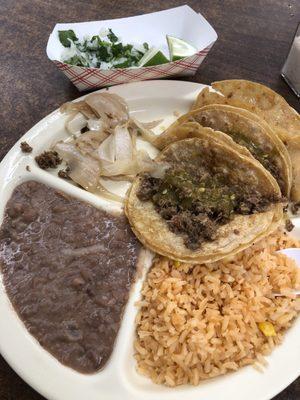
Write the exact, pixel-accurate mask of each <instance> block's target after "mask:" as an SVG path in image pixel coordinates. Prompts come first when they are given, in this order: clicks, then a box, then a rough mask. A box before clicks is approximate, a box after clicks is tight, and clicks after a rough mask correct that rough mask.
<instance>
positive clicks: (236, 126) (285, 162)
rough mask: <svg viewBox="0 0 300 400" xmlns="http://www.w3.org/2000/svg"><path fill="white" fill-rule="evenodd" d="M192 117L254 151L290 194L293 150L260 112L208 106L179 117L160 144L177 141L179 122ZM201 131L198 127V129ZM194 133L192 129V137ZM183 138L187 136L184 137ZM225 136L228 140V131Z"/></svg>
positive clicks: (159, 145)
mask: <svg viewBox="0 0 300 400" xmlns="http://www.w3.org/2000/svg"><path fill="white" fill-rule="evenodd" d="M190 121H191V122H197V123H199V124H200V125H201V126H203V127H209V128H211V129H213V130H217V131H221V132H223V133H226V134H227V135H229V136H230V137H231V138H232V139H233V140H234V141H235V142H236V143H238V144H239V145H240V146H243V147H245V148H246V149H247V150H248V153H249V152H250V153H251V155H252V156H253V157H254V158H255V159H256V160H258V161H259V162H260V163H261V164H262V165H263V166H264V167H265V168H266V169H267V170H268V171H269V172H270V173H271V174H272V175H273V177H274V178H275V179H276V180H277V182H278V184H279V186H280V189H281V191H282V193H283V195H284V196H286V197H288V196H289V194H290V189H291V183H292V165H291V159H290V156H289V153H288V151H287V149H286V148H285V146H284V144H283V143H282V141H281V140H280V139H279V137H278V136H277V135H276V134H275V133H274V132H272V130H271V128H270V127H269V125H268V124H266V123H265V122H264V121H263V120H261V119H260V118H259V117H258V116H257V115H255V114H253V113H251V112H249V111H247V110H244V109H241V108H236V107H232V106H228V105H222V104H212V105H208V106H204V107H202V108H200V109H196V110H193V111H191V112H189V113H187V114H185V115H183V116H181V117H180V118H178V120H177V121H175V122H174V123H173V124H172V125H171V126H170V127H169V128H168V129H167V130H166V131H165V132H164V133H163V134H162V135H160V136H159V137H158V138H157V140H156V146H157V147H158V148H160V149H162V148H163V147H165V146H166V145H167V144H169V143H171V142H173V141H175V140H176V139H177V137H176V135H178V132H179V131H178V126H180V125H181V124H184V123H187V122H190ZM197 131H198V130H197V129H195V132H197ZM186 132H187V131H186ZM181 133H182V131H181ZM192 136H193V133H192V131H191V132H189V137H192ZM181 139H184V138H183V137H181ZM223 139H224V140H225V138H224V135H223ZM248 155H249V154H248Z"/></svg>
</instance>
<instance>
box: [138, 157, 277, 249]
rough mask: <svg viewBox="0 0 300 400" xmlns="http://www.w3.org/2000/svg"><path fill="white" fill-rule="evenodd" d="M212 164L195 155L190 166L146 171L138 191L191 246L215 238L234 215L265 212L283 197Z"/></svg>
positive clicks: (143, 199)
mask: <svg viewBox="0 0 300 400" xmlns="http://www.w3.org/2000/svg"><path fill="white" fill-rule="evenodd" d="M198 160H199V158H198ZM208 164H209V163H207V162H205V161H204V160H201V162H200V163H199V162H197V159H196V158H195V159H194V160H192V162H190V163H189V165H188V168H187V166H186V165H184V163H182V164H180V163H179V164H178V163H177V164H176V165H172V166H171V167H170V168H169V169H168V170H167V171H166V173H165V176H164V177H163V178H154V177H152V176H150V175H144V176H143V178H142V182H141V185H140V188H139V190H138V192H137V197H138V198H139V200H141V201H151V202H152V203H153V204H154V206H155V209H156V211H157V212H158V213H159V214H160V216H161V217H162V218H163V219H165V220H166V221H167V223H168V226H169V229H170V230H171V231H172V232H174V233H175V234H179V235H182V236H183V238H184V243H185V245H186V247H187V248H189V249H191V250H196V249H198V248H199V247H200V246H201V243H203V242H204V241H212V240H214V239H215V238H216V236H217V230H218V228H219V227H220V226H221V225H223V224H226V223H228V222H229V221H230V220H231V219H232V218H233V217H234V215H236V214H240V215H250V214H254V213H259V212H264V211H266V210H267V209H268V207H269V205H270V204H271V203H275V202H279V201H280V199H279V198H275V197H274V196H273V197H272V198H271V197H270V198H267V197H265V196H263V195H262V194H261V193H259V192H258V191H257V190H255V189H253V188H251V187H247V185H243V186H242V187H241V185H240V184H231V183H230V180H229V179H228V177H227V176H225V175H224V173H223V171H222V168H220V167H218V166H213V165H208Z"/></svg>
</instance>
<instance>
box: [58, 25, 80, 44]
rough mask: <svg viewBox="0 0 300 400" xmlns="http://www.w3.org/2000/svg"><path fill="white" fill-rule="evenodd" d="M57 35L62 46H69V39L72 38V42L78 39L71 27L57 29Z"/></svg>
mask: <svg viewBox="0 0 300 400" xmlns="http://www.w3.org/2000/svg"><path fill="white" fill-rule="evenodd" d="M58 37H59V40H60V43H61V44H62V45H63V46H64V47H70V46H71V42H70V40H72V41H73V42H77V41H78V38H77V37H76V35H75V33H74V31H73V30H72V29H69V30H67V31H58Z"/></svg>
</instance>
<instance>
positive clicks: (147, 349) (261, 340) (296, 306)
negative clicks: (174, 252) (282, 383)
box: [135, 230, 300, 386]
mask: <svg viewBox="0 0 300 400" xmlns="http://www.w3.org/2000/svg"><path fill="white" fill-rule="evenodd" d="M287 247H300V242H299V241H296V240H294V239H292V238H291V237H288V236H287V235H286V233H285V232H283V231H282V230H278V231H277V232H276V233H274V234H272V235H270V236H269V237H268V238H266V239H263V240H261V241H260V242H258V243H257V244H255V245H252V246H251V247H250V248H249V249H247V250H244V251H243V252H241V253H239V254H237V255H236V256H234V257H232V258H230V259H226V260H225V261H224V260H222V261H219V262H215V263H212V264H206V265H204V264H203V265H196V266H193V267H191V265H189V264H183V263H178V262H174V261H171V260H168V259H166V258H163V257H157V258H156V259H155V260H154V263H153V266H152V268H151V270H150V271H149V273H148V276H147V279H146V281H145V283H144V286H143V289H142V299H141V301H140V302H139V304H138V305H139V307H140V310H139V313H138V316H137V329H136V341H135V358H136V360H137V368H138V371H139V372H140V373H142V374H144V375H146V376H148V377H150V378H151V379H152V380H153V381H154V382H155V383H159V384H166V385H168V386H176V385H181V384H185V383H190V384H193V385H197V384H198V383H199V382H200V381H201V380H203V379H207V378H212V377H215V376H218V375H222V374H225V373H227V372H229V371H236V370H237V369H238V368H240V367H242V366H245V365H248V364H255V365H257V366H259V365H264V364H265V363H266V361H265V359H264V357H263V356H265V355H267V354H269V353H270V352H271V351H272V349H273V347H274V346H275V345H278V344H280V343H281V342H282V339H283V334H284V332H285V331H286V329H288V328H289V327H290V326H291V324H292V322H293V320H294V319H295V317H296V316H297V314H298V313H299V311H300V299H299V298H298V299H297V298H293V295H292V294H291V289H294V288H297V287H299V285H300V276H299V269H298V268H297V267H296V266H295V264H294V262H293V261H292V260H290V259H289V258H287V257H286V256H285V255H283V254H278V253H277V254H276V253H275V251H276V250H278V249H282V248H287ZM279 292H282V293H284V294H286V295H287V297H274V295H272V293H279ZM267 328H268V329H271V330H267ZM263 332H265V334H264V333H263ZM266 335H271V336H266Z"/></svg>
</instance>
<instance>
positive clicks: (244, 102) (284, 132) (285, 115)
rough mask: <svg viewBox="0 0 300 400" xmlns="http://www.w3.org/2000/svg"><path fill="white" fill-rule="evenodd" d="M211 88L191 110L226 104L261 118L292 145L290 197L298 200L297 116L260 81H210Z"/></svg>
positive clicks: (299, 120) (299, 118) (299, 153)
mask: <svg viewBox="0 0 300 400" xmlns="http://www.w3.org/2000/svg"><path fill="white" fill-rule="evenodd" d="M211 86H212V89H213V90H212V89H211V88H205V89H203V90H202V91H201V92H200V93H199V95H198V97H197V100H196V101H195V103H194V105H193V107H192V109H197V108H200V107H203V106H206V105H209V104H228V105H231V106H234V107H239V108H243V109H246V110H248V111H251V112H253V113H255V114H257V115H258V116H259V117H260V118H262V119H263V120H264V121H265V122H266V123H268V124H269V125H270V127H271V128H272V130H273V131H274V132H275V133H277V135H278V136H279V138H280V139H281V140H282V141H283V143H284V144H285V145H286V146H287V150H288V152H289V153H290V149H291V148H293V155H292V156H291V154H290V156H291V159H292V174H293V184H292V189H291V200H292V201H294V202H299V201H300V191H299V190H298V188H297V187H295V183H296V181H297V178H296V177H295V174H296V171H297V170H298V165H299V163H300V151H297V152H296V151H295V146H294V140H296V142H297V140H298V139H294V138H296V137H298V136H299V135H300V115H299V114H298V113H297V111H296V110H294V109H293V108H292V107H291V106H290V105H289V104H288V103H287V102H286V101H285V99H284V98H283V97H282V96H280V95H279V94H278V93H276V92H274V91H273V90H271V89H270V88H268V87H266V86H264V85H261V84H260V83H256V82H250V81H246V80H240V79H233V80H225V81H219V82H214V83H212V85H211Z"/></svg>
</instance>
